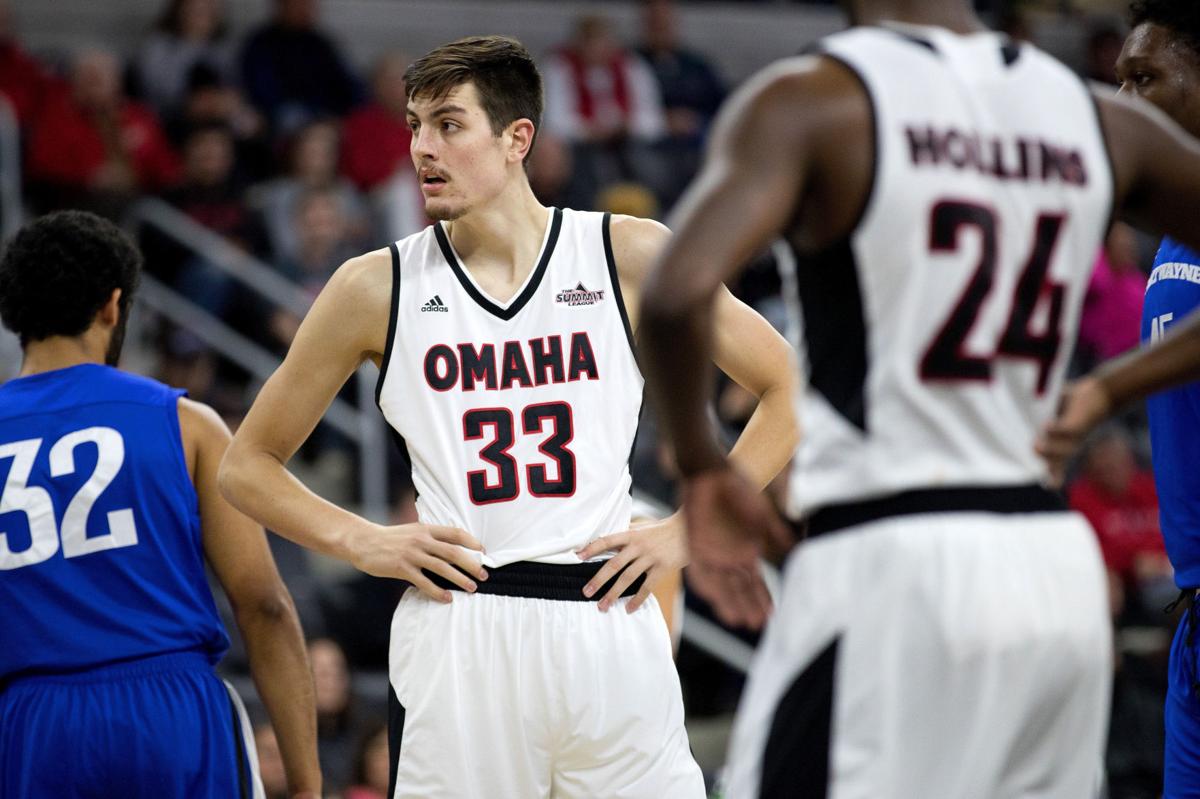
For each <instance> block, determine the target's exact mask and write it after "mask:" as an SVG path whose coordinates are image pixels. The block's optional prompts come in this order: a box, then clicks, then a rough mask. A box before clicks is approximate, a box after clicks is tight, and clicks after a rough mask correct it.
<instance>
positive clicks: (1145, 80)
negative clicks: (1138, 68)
mask: <svg viewBox="0 0 1200 799" xmlns="http://www.w3.org/2000/svg"><path fill="white" fill-rule="evenodd" d="M1132 77H1133V84H1134V85H1135V86H1146V85H1147V84H1149V83H1150V81H1152V80H1154V76H1153V75H1151V74H1150V73H1149V72H1135V73H1133V76H1132Z"/></svg>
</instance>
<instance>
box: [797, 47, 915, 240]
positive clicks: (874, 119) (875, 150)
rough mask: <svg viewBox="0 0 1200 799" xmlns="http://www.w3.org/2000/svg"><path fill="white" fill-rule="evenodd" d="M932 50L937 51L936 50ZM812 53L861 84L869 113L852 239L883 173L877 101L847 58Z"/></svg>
mask: <svg viewBox="0 0 1200 799" xmlns="http://www.w3.org/2000/svg"><path fill="white" fill-rule="evenodd" d="M934 52H937V51H936V50H935V51H934ZM813 54H814V55H818V56H821V57H823V58H828V59H829V60H830V61H832V62H834V63H835V64H838V65H839V66H841V67H842V68H843V69H845V70H846V71H847V72H849V73H850V74H851V75H853V76H854V78H855V80H857V81H858V83H859V85H860V86H862V90H863V96H864V97H866V98H867V107H868V108H869V109H870V113H871V151H872V154H871V181H870V185H869V186H868V187H867V193H866V195H865V196H864V197H863V201H862V206H860V207H859V209H858V213H857V214H855V215H854V224H853V225H851V226H850V228H849V229H848V230H847V231H846V238H847V239H848V240H853V237H854V234H855V233H857V232H858V230H859V228H861V227H862V224H863V220H865V219H866V218H867V215H868V214H869V213H870V211H871V207H872V205H873V203H874V201H875V197H876V195H878V193H879V183H880V181H881V180H882V177H881V176H882V174H883V161H882V156H883V131H882V130H881V129H880V126H879V120H880V114H879V103H878V101H877V100H876V99H875V94H874V93H873V92H872V91H871V84H870V83H869V82H868V81H867V78H866V76H865V75H864V74H863V73H862V70H860V69H859V68H858V67H856V66H854V64H852V63H850V62H849V61H848V60H846V59H845V58H843V57H842V56H840V55H838V54H837V53H832V52H830V51H829V50H827V49H825V48H823V47H822V48H820V49H817V50H815V52H814V53H813Z"/></svg>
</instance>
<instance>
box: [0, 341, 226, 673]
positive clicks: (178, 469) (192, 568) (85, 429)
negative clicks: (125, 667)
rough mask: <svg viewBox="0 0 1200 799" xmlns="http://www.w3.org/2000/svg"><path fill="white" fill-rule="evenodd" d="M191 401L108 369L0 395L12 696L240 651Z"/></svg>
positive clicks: (6, 644) (0, 532) (0, 501)
mask: <svg viewBox="0 0 1200 799" xmlns="http://www.w3.org/2000/svg"><path fill="white" fill-rule="evenodd" d="M183 393H184V392H182V391H179V390H176V389H172V388H168V387H167V386H164V385H162V384H161V383H157V382H155V381H153V380H149V379H147V378H144V377H138V376H136V375H131V374H127V373H125V372H121V371H119V370H117V369H112V368H110V367H107V366H101V365H99V364H81V365H78V366H72V367H70V368H67V369H57V370H54V371H50V372H41V373H39V374H34V375H30V376H28V377H19V378H15V379H13V380H10V381H8V382H7V383H5V384H4V385H2V386H0V614H2V615H3V622H2V623H3V628H2V629H3V632H0V684H2V683H3V682H4V679H5V678H6V677H10V676H14V675H17V674H21V673H50V672H66V671H78V670H81V669H87V668H90V667H95V666H101V665H105V664H108V663H115V662H118V661H126V660H133V659H136V658H143V657H150V656H153V655H161V654H166V653H170V652H183V651H196V652H201V653H203V654H205V655H207V656H208V657H209V659H210V661H211V662H213V663H216V662H217V660H219V659H220V658H221V655H222V654H224V652H225V650H226V649H228V647H229V639H228V638H227V637H226V635H225V628H224V627H223V626H222V624H221V619H220V617H219V616H218V615H217V609H216V605H215V604H214V602H213V596H212V592H211V591H210V590H209V587H208V579H207V577H206V576H205V572H204V553H203V545H202V542H201V536H200V515H199V508H198V505H197V500H196V491H195V489H194V488H193V487H192V481H191V478H190V477H189V475H188V467H187V462H186V460H185V457H184V451H183V442H182V440H181V438H180V432H179V411H178V407H177V405H178V401H179V397H180V395H182V394H183Z"/></svg>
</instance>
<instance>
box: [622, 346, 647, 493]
mask: <svg viewBox="0 0 1200 799" xmlns="http://www.w3.org/2000/svg"><path fill="white" fill-rule="evenodd" d="M639 371H640V370H639ZM642 380H643V381H644V380H645V378H644V377H643V378H642ZM645 412H646V384H645V382H643V383H642V397H641V399H639V400H638V412H637V423H636V424H635V425H634V426H633V443H631V444H630V445H629V460H627V461H626V462H625V468H626V469H628V470H629V477H630V480H629V496H631V497H632V496H633V453H634V452H636V451H637V442H638V436H639V435H641V434H642V414H644V413H645Z"/></svg>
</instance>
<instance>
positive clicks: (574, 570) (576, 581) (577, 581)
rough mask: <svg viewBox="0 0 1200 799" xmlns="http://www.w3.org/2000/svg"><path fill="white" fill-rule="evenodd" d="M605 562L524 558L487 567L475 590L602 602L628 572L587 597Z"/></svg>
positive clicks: (438, 578)
mask: <svg viewBox="0 0 1200 799" xmlns="http://www.w3.org/2000/svg"><path fill="white" fill-rule="evenodd" d="M604 563H605V561H602V560H598V561H591V562H588V563H568V564H558V563H535V562H533V561H527V560H521V561H517V562H516V563H509V564H508V565H506V566H499V567H497V568H489V569H488V570H487V572H488V578H487V579H486V580H483V581H481V582H478V583H477V585H478V588H477V589H476V591H475V593H477V594H493V595H496V596H519V597H526V598H529V599H552V600H555V601H558V602H599V601H600V600H601V599H604V597H605V595H606V594H607V593H608V592H609V591H610V590H612V587H613V586H614V585H616V582H617V579H618V578H619V577H620V576H621V575H622V574H624V573H625V569H621V571H619V572H617V573H616V574H614V575H613V576H612V578H611V579H609V581H608V582H606V583H605V584H604V585H603V586H601V587H600V589H599V590H597V591H596V593H594V594H592V596H591V597H586V596H584V595H583V587H584V586H585V585H587V584H588V581H589V580H591V579H592V578H593V577H595V576H596V573H597V572H599V571H600V568H601V567H602V566H603V565H604ZM454 568H458V567H457V566H456V567H454ZM626 568H628V567H626ZM459 571H462V570H461V569H460V570H459ZM421 573H422V574H424V575H425V576H426V577H428V578H429V579H430V580H431V581H433V583H434V585H436V586H438V587H439V588H444V589H446V590H449V591H461V590H462V588H460V587H459V586H458V585H456V584H455V583H452V582H450V581H449V580H447V579H446V578H445V577H443V576H442V575H440V574H435V573H434V572H431V571H427V570H425V569H422V570H421ZM463 574H466V572H463ZM467 576H470V575H467ZM645 581H646V575H644V574H643V575H642V576H640V577H638V578H637V579H636V580H634V581H633V582H632V583H630V584H629V587H628V588H626V589H625V591H624V592H622V594H621V596H623V597H626V596H633V595H634V594H636V593H637V592H638V591H639V590H641V587H642V583H644V582H645Z"/></svg>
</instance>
